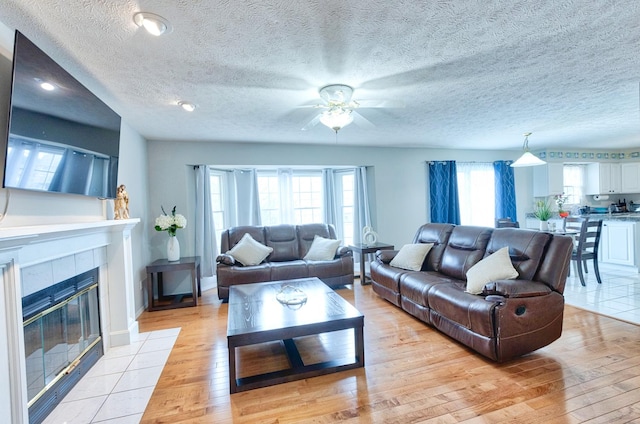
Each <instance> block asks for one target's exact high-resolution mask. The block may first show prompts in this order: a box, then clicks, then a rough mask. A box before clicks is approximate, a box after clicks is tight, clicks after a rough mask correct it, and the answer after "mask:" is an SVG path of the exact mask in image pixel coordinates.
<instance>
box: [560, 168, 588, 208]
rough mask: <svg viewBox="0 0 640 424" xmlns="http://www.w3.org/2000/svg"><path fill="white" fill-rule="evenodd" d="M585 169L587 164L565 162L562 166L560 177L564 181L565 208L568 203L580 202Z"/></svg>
mask: <svg viewBox="0 0 640 424" xmlns="http://www.w3.org/2000/svg"><path fill="white" fill-rule="evenodd" d="M586 169H587V166H586V165H582V164H565V165H564V166H563V167H562V173H563V175H562V178H563V181H564V182H563V184H564V187H563V191H564V194H565V196H567V201H566V202H565V208H566V207H567V206H568V205H580V204H582V196H583V194H584V184H585V182H584V180H585V175H586Z"/></svg>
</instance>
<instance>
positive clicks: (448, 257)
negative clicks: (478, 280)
mask: <svg viewBox="0 0 640 424" xmlns="http://www.w3.org/2000/svg"><path fill="white" fill-rule="evenodd" d="M491 232H492V229H491V228H488V227H472V226H457V227H455V228H454V229H453V231H452V232H451V236H450V237H449V241H448V243H447V247H446V248H445V249H444V254H443V255H442V264H441V265H440V272H441V273H443V274H444V275H446V276H448V277H452V278H454V279H456V280H466V279H467V271H468V270H469V268H471V267H472V266H474V265H475V264H477V263H478V262H480V260H481V259H482V258H483V257H484V256H485V250H486V248H487V243H489V238H490V237H491Z"/></svg>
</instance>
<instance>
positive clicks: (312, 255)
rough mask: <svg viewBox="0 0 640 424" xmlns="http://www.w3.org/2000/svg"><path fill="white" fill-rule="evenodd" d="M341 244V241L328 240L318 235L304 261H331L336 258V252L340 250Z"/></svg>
mask: <svg viewBox="0 0 640 424" xmlns="http://www.w3.org/2000/svg"><path fill="white" fill-rule="evenodd" d="M341 242H342V241H341V240H334V239H328V238H324V237H321V236H319V235H316V236H315V237H314V238H313V243H311V247H310V248H309V251H308V252H307V254H306V255H304V258H303V259H305V260H307V261H330V260H331V259H333V258H335V256H336V250H338V247H339V246H340V243H341Z"/></svg>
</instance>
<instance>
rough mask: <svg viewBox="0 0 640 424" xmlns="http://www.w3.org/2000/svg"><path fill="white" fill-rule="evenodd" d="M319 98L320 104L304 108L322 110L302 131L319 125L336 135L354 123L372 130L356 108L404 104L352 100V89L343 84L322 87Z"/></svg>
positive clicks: (399, 104) (402, 105)
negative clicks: (329, 129) (320, 99)
mask: <svg viewBox="0 0 640 424" xmlns="http://www.w3.org/2000/svg"><path fill="white" fill-rule="evenodd" d="M319 93H320V97H321V98H322V100H324V103H322V104H315V105H311V106H306V107H313V108H317V109H323V111H322V112H320V113H318V114H317V115H316V116H315V117H314V118H313V119H311V121H309V122H308V123H307V124H306V125H305V126H304V127H302V131H307V130H309V129H310V128H312V127H314V126H316V125H317V124H318V123H321V124H323V125H325V126H327V127H329V128H331V129H332V130H334V131H335V132H336V134H337V133H338V131H339V130H341V129H342V128H344V127H346V126H347V125H349V124H350V123H352V122H354V121H355V123H356V124H357V125H360V126H361V127H364V128H373V127H374V126H375V125H373V124H372V123H371V122H370V121H369V120H368V119H367V118H365V117H364V116H362V115H361V114H359V113H358V112H357V111H356V109H358V108H374V107H404V104H401V103H393V102H389V101H375V100H361V101H359V102H358V101H356V100H354V99H353V88H352V87H350V86H348V85H344V84H331V85H327V86H325V87H322V88H321V89H320V90H319Z"/></svg>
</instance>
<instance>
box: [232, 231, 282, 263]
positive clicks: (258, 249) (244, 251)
mask: <svg viewBox="0 0 640 424" xmlns="http://www.w3.org/2000/svg"><path fill="white" fill-rule="evenodd" d="M272 251H273V249H272V248H271V247H267V246H265V245H264V244H261V243H258V242H257V241H255V240H254V239H253V237H251V235H250V234H249V233H246V234H245V235H244V236H242V238H241V239H240V241H239V242H238V243H237V244H236V245H235V246H233V248H232V249H231V250H229V251H228V252H227V254H228V255H231V256H233V258H234V259H235V260H236V261H238V262H240V263H241V264H242V265H245V266H248V265H258V264H259V263H260V262H262V261H264V260H265V259H266V257H267V256H269V253H271V252H272Z"/></svg>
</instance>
